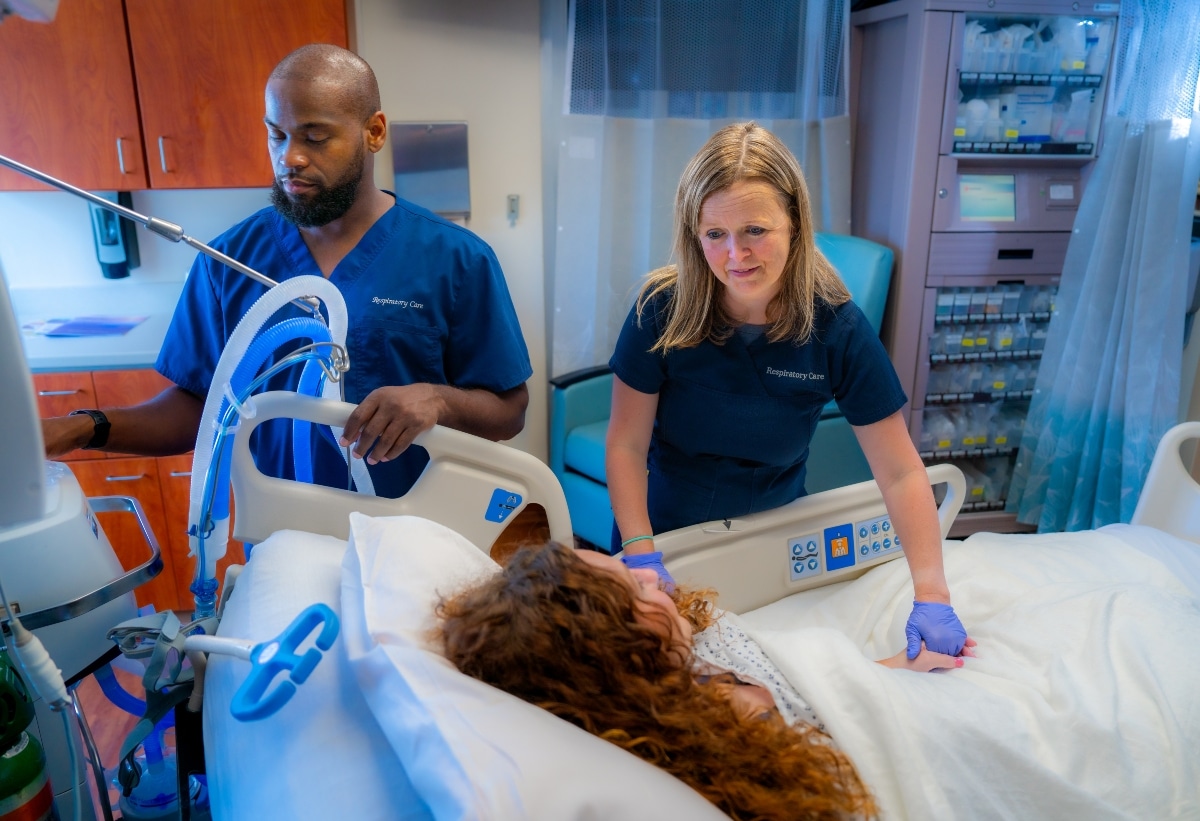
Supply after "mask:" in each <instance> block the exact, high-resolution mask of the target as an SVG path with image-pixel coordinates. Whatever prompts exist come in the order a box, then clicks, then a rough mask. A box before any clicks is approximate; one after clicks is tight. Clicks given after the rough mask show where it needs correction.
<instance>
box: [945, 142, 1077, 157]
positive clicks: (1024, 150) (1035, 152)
mask: <svg viewBox="0 0 1200 821" xmlns="http://www.w3.org/2000/svg"><path fill="white" fill-rule="evenodd" d="M1095 150H1096V144H1095V143H1032V142H1031V143H1022V142H1004V141H995V142H989V141H987V140H955V141H954V147H953V149H951V153H952V154H953V155H955V156H958V155H963V154H967V155H971V156H975V155H978V154H1003V155H1004V156H1022V157H1036V156H1042V157H1044V156H1055V157H1063V156H1066V157H1091V155H1092V153H1093V152H1095Z"/></svg>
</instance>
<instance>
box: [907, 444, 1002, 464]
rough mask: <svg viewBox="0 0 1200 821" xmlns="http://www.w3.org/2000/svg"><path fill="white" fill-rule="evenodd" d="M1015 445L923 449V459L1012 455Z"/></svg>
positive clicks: (932, 460)
mask: <svg viewBox="0 0 1200 821" xmlns="http://www.w3.org/2000/svg"><path fill="white" fill-rule="evenodd" d="M1016 452H1017V449H1016V448H1015V447H1007V446H1006V447H990V448H951V449H949V450H923V451H921V452H920V456H921V459H923V460H924V461H926V462H945V461H946V460H947V459H975V458H986V457H989V456H1012V455H1013V454H1014V453H1016Z"/></svg>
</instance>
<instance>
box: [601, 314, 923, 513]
mask: <svg viewBox="0 0 1200 821" xmlns="http://www.w3.org/2000/svg"><path fill="white" fill-rule="evenodd" d="M670 296H671V292H669V291H668V292H664V293H663V294H659V295H658V296H657V297H656V298H655V299H654V300H652V301H649V302H647V304H646V305H645V306H644V308H643V311H642V322H641V327H638V322H637V307H636V305H635V306H634V308H633V309H631V310H630V312H629V316H628V318H627V319H626V321H625V326H624V328H622V330H621V335H620V337H619V338H618V340H617V346H616V350H615V351H614V353H613V356H612V359H611V360H610V361H609V366H610V367H611V368H612V370H613V373H614V374H616V376H618V377H619V378H620V379H621V381H622V382H624V383H625V384H626V385H628V386H629V387H631V388H633V389H634V390H637V391H641V392H642V393H657V394H658V395H659V396H658V411H657V415H656V417H655V420H654V432H653V435H652V437H651V440H650V452H649V455H648V460H647V461H648V464H647V467H648V469H649V477H648V478H649V489H648V499H647V502H648V505H649V512H650V523H651V525H652V527H653V529H654V532H655V533H662V532H665V531H668V530H675V529H676V528H680V527H686V526H689V525H694V524H698V523H700V522H706V521H714V520H718V519H724V518H732V517H735V516H744V515H746V514H748V513H754V512H757V511H760V510H770V509H771V508H775V507H779V506H780V505H784V504H787V503H788V502H791V501H793V500H794V499H797V498H799V497H800V496H803V495H804V493H805V490H804V477H805V473H806V469H805V461H806V460H807V459H808V445H809V442H810V441H811V439H812V436H813V433H814V431H815V430H816V426H817V422H818V421H819V419H820V417H821V410H822V409H823V408H824V407H825V405H826V404H827V403H829V402H830V401H831V400H836V401H837V404H838V407H839V408H840V409H841V411H842V413H843V414H844V415H845V417H846V420H847V421H848V422H849V423H850V424H852V425H870V424H872V423H874V422H879V421H881V420H883V419H886V418H887V417H889V416H891V415H892V414H893V413H895V412H896V411H898V410H900V408H902V407H903V406H904V403H905V402H906V401H908V398H907V397H906V396H905V394H904V389H903V388H902V387H901V385H900V380H899V378H898V377H897V376H896V372H895V369H894V368H893V367H892V363H891V360H890V359H889V358H888V355H887V351H885V350H884V347H883V344H882V343H881V342H880V341H879V337H878V336H877V335H876V334H875V331H874V329H873V328H872V327H871V324H870V322H868V321H867V318H866V316H864V315H863V312H862V311H861V310H860V309H859V307H858V306H857V305H855V304H854V303H853V302H846V303H844V304H842V305H840V306H838V307H836V308H832V307H830V306H828V305H825V304H823V303H822V304H819V305H818V307H817V311H816V317H815V324H814V329H813V335H812V337H811V338H810V340H809V342H808V343H806V344H804V345H798V344H795V343H793V342H789V341H782V342H769V341H768V340H767V338H766V336H765V335H761V336H758V337H756V338H754V339H752V340H751V341H749V342H747V341H746V340H744V339H743V338H742V337H741V336H740V335H738V334H736V333H735V334H733V335H732V336H731V337H730V338H729V339H728V340H726V341H725V342H724V343H723V344H720V345H718V344H715V343H713V342H711V341H708V340H705V341H704V342H701V343H700V344H699V345H696V346H693V347H691V348H684V349H676V350H673V351H671V352H670V353H668V354H666V355H662V354H660V353H650V349H651V348H652V347H653V345H654V343H655V342H656V341H657V340H658V338H659V337H660V336H661V334H662V331H663V328H664V327H665V325H666V313H665V311H666V308H667V306H668V304H669V300H670Z"/></svg>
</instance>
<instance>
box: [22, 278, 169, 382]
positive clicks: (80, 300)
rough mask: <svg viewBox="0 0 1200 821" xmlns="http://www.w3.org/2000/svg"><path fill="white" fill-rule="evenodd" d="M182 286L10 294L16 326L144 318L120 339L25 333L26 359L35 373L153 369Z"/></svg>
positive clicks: (121, 283) (109, 285)
mask: <svg viewBox="0 0 1200 821" xmlns="http://www.w3.org/2000/svg"><path fill="white" fill-rule="evenodd" d="M182 290H183V283H182V282H137V281H136V280H135V279H133V278H130V279H129V280H115V281H112V282H103V283H100V284H97V285H95V286H90V287H87V288H17V289H13V290H12V291H10V292H9V293H10V295H11V297H12V303H13V312H14V313H15V314H16V317H17V324H18V326H22V327H23V326H24V325H26V324H27V323H30V322H37V321H46V320H50V319H58V318H72V317H82V316H121V317H128V316H144V317H146V319H145V321H143V322H141V323H140V324H138V325H137V326H136V327H134V328H132V329H130V330H129V331H128V332H126V333H125V334H122V335H120V336H81V337H50V336H42V335H40V334H35V333H30V332H28V331H22V334H21V339H22V341H23V342H24V344H25V360H26V361H27V362H28V363H29V369H30V370H31V371H33V372H34V373H52V372H55V371H98V370H106V369H115V368H152V367H154V362H155V360H156V359H158V349H159V348H160V347H162V341H163V337H165V336H166V333H167V326H168V325H169V324H170V322H171V315H172V314H173V313H174V311H175V303H176V302H177V301H178V299H179V294H180V292H181V291H182Z"/></svg>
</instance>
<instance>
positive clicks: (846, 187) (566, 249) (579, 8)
mask: <svg viewBox="0 0 1200 821" xmlns="http://www.w3.org/2000/svg"><path fill="white" fill-rule="evenodd" d="M546 6H550V7H553V8H561V7H560V6H559V5H558V4H555V3H548V4H543V7H546ZM848 6H849V2H848V0H571V2H570V4H569V5H568V6H567V7H566V8H565V9H563V11H562V12H561V14H562V16H561V18H558V19H555V18H554V15H553V14H550V15H549V16H548V17H547V16H546V12H545V11H544V12H543V14H544V17H543V20H544V24H545V25H546V27H547V29H548V33H547V36H546V37H545V38H544V42H543V59H544V61H545V62H544V65H545V67H546V74H545V76H547V77H551V78H552V80H551V82H550V83H549V84H548V89H547V94H548V97H549V99H548V100H547V103H546V106H545V108H544V112H545V116H544V122H545V124H544V131H543V136H544V139H545V140H546V146H547V148H546V154H547V155H548V156H549V157H551V158H553V161H552V162H550V163H548V164H547V166H546V167H545V168H544V171H545V172H546V177H547V178H548V183H547V184H546V185H545V186H544V192H545V199H546V206H547V208H546V212H547V214H549V215H552V217H551V218H552V219H553V222H552V223H549V226H550V227H548V230H547V237H546V245H545V258H546V260H547V262H548V264H549V266H550V270H549V272H548V279H549V283H550V291H551V293H550V305H551V310H550V314H549V316H548V317H547V319H548V325H549V327H550V329H551V360H552V361H551V373H552V374H553V375H556V376H561V375H562V374H564V373H567V372H569V371H573V370H577V369H579V368H584V367H588V366H591V365H596V364H602V363H607V362H608V358H609V356H610V355H611V354H612V350H613V346H614V345H615V343H616V339H617V334H618V333H619V331H620V328H621V324H622V322H623V320H624V319H625V315H626V313H627V312H628V310H629V306H630V305H631V304H632V301H633V298H634V295H635V293H636V289H637V286H638V285H639V283H640V282H641V279H642V277H643V276H645V274H647V273H648V272H649V271H651V270H652V269H654V268H658V267H660V266H663V265H666V264H668V262H669V261H670V253H671V239H672V235H671V232H672V218H673V208H674V200H675V189H676V187H677V185H678V183H679V176H680V174H681V173H682V171H683V167H684V165H685V164H686V163H687V161H688V159H689V158H690V157H691V156H692V155H693V154H694V153H695V152H696V150H697V149H699V148H700V146H701V145H703V143H704V142H705V140H707V139H708V137H709V136H710V135H711V134H712V133H713V132H714V131H716V130H717V129H719V128H720V127H721V126H723V125H726V124H728V123H731V122H736V121H740V120H750V119H753V120H756V121H758V122H759V124H761V125H762V126H764V127H765V128H769V129H771V130H772V131H774V132H775V133H776V134H777V135H778V136H779V137H780V139H782V140H783V141H784V142H785V143H786V144H787V145H788V147H789V148H790V149H791V150H792V151H793V153H795V155H796V157H797V158H798V159H799V160H800V163H801V165H802V166H803V168H804V173H805V179H806V181H807V183H808V187H809V194H810V196H811V198H812V202H813V212H814V220H815V221H816V222H817V225H816V226H815V227H816V228H817V229H818V230H824V231H831V232H837V233H848V232H849V230H850V124H849V116H848V102H847V71H848V62H849V56H848V51H849V49H848V42H849V8H848ZM560 41H561V46H559V45H557V44H558V43H559V42H560Z"/></svg>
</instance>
